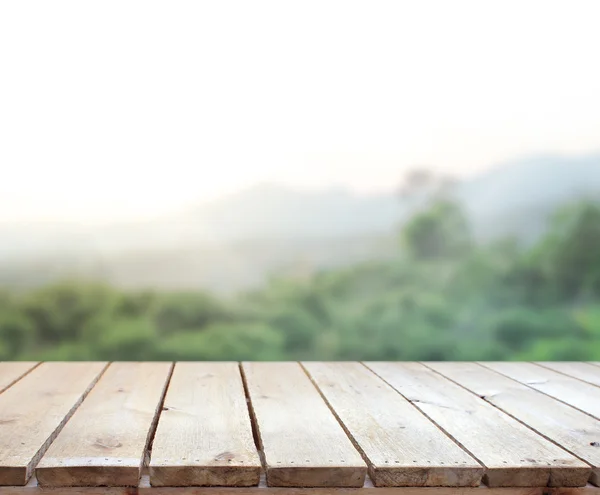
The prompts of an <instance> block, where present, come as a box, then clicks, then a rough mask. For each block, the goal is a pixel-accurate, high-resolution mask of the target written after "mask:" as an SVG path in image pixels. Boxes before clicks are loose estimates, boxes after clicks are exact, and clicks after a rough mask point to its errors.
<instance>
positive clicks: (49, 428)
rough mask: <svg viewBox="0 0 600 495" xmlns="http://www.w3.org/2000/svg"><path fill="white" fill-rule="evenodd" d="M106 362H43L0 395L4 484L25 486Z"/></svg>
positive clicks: (0, 478)
mask: <svg viewBox="0 0 600 495" xmlns="http://www.w3.org/2000/svg"><path fill="white" fill-rule="evenodd" d="M105 366H106V363H44V364H42V365H40V366H38V367H37V368H36V369H34V370H33V371H32V372H31V373H29V374H28V375H26V376H25V377H23V378H22V379H21V380H19V381H18V382H17V383H15V384H14V385H13V386H11V387H9V388H8V389H6V390H5V391H4V392H3V393H2V394H0V485H24V484H25V483H27V480H28V479H29V477H30V476H31V474H32V470H33V468H34V467H35V465H36V464H37V462H38V461H39V459H40V457H41V456H42V455H43V454H44V452H45V451H46V449H47V448H48V446H49V445H50V443H51V442H52V440H53V439H54V437H55V436H56V434H57V433H58V432H59V431H60V429H61V428H62V427H63V425H64V424H65V422H66V421H67V420H68V419H69V416H70V415H71V414H72V413H73V411H74V410H75V409H76V407H77V406H78V405H79V404H80V402H81V401H82V400H83V398H84V396H85V394H86V393H87V392H88V391H89V389H90V388H91V387H92V386H93V384H94V382H95V380H96V379H97V378H98V377H99V375H100V373H102V370H103V369H104V368H105Z"/></svg>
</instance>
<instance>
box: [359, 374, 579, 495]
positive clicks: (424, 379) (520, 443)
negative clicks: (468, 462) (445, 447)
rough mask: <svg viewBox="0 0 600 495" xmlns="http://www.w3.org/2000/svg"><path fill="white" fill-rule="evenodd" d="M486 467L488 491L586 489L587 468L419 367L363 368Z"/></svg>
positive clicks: (442, 379) (529, 431) (552, 445)
mask: <svg viewBox="0 0 600 495" xmlns="http://www.w3.org/2000/svg"><path fill="white" fill-rule="evenodd" d="M367 365H368V366H369V367H370V368H371V369H372V370H373V371H375V372H376V373H377V374H378V375H379V376H381V377H382V378H383V379H384V380H386V381H387V382H388V383H389V384H390V385H392V386H393V387H394V388H395V389H396V390H398V391H399V392H400V393H401V394H402V395H404V396H405V397H406V398H407V399H408V400H410V401H411V402H412V403H413V404H415V406H416V407H418V408H419V409H420V410H421V411H423V412H424V413H425V414H426V415H427V416H429V417H430V418H431V419H432V420H433V421H435V422H436V423H437V424H438V425H439V426H440V427H441V428H443V429H444V430H445V431H446V432H447V433H448V434H449V435H450V436H452V437H453V438H454V439H456V441H458V442H459V443H460V444H461V445H462V446H463V447H464V448H466V449H467V450H468V451H469V452H470V453H471V454H472V455H473V456H474V457H475V458H477V459H478V460H479V461H480V462H481V463H483V464H484V465H485V467H486V474H485V477H484V480H485V481H486V483H487V484H488V485H489V486H494V487H498V486H544V485H547V484H549V485H550V486H562V487H565V486H584V485H585V484H586V481H587V479H588V477H589V475H590V471H591V469H590V466H588V465H587V464H585V463H584V462H582V461H581V460H579V459H577V458H575V457H574V456H572V455H571V454H569V453H567V452H566V451H564V450H563V449H561V448H559V447H557V446H556V445H554V444H552V443H551V442H549V441H548V440H546V439H544V438H542V437H541V436H539V435H537V434H536V433H534V432H533V431H531V430H530V429H529V428H527V427H525V426H523V425H522V424H521V423H519V422H518V421H516V420H515V419H513V418H511V417H510V416H508V415H507V414H505V413H503V412H501V411H499V410H498V409H496V408H495V407H493V406H491V405H490V404H488V403H486V402H485V401H483V400H482V399H480V398H478V397H476V396H474V395H473V394H471V393H470V392H468V391H466V390H465V389H463V388H462V387H460V386H458V385H456V384H454V383H452V382H451V381H450V380H448V379H446V378H444V377H442V376H440V375H439V374H438V373H435V372H434V371H432V370H430V369H429V368H427V367H425V366H424V365H422V364H419V363H367Z"/></svg>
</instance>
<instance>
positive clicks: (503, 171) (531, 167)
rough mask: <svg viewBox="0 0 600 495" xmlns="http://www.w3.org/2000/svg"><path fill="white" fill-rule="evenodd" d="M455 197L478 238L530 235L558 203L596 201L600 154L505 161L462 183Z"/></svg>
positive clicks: (599, 192)
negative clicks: (582, 200) (467, 216)
mask: <svg viewBox="0 0 600 495" xmlns="http://www.w3.org/2000/svg"><path fill="white" fill-rule="evenodd" d="M457 196H458V198H459V200H460V201H461V203H462V204H463V205H464V208H465V210H466V212H467V213H468V215H469V218H470V220H471V223H472V226H473V230H474V232H475V233H476V235H477V236H478V237H479V238H481V239H490V238H494V237H498V236H503V235H516V236H518V237H521V238H524V239H525V240H533V239H535V238H536V237H538V236H539V234H541V233H542V232H543V231H544V229H545V228H546V224H547V221H548V218H549V216H550V215H551V214H552V213H553V212H554V211H555V209H556V208H557V207H558V206H559V205H562V204H564V203H569V202H572V201H576V200H580V199H585V198H587V199H596V200H600V154H594V155H587V156H581V157H568V156H540V157H533V158H530V159H526V160H518V161H513V162H508V163H505V164H502V165H499V166H497V167H495V168H494V169H493V170H490V171H488V172H486V173H484V174H481V175H479V176H477V177H475V178H473V179H471V180H469V181H466V182H464V183H462V184H460V185H459V187H458V192H457Z"/></svg>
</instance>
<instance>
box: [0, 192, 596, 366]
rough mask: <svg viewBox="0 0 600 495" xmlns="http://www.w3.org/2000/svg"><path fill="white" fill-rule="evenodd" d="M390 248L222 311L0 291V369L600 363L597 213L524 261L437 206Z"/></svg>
mask: <svg viewBox="0 0 600 495" xmlns="http://www.w3.org/2000/svg"><path fill="white" fill-rule="evenodd" d="M399 245H400V246H401V247H399V249H398V253H397V256H396V258H395V259H393V260H386V261H372V262H369V263H362V264H360V265H357V266H353V267H350V268H343V269H337V270H329V271H324V272H321V273H317V274H316V275H314V276H312V277H311V278H309V279H306V278H303V279H302V280H296V279H293V278H273V279H272V280H271V281H270V283H269V284H267V286H266V287H264V288H262V289H260V290H255V291H252V292H248V293H244V294H241V295H239V296H238V297H236V298H235V299H230V300H222V299H219V298H217V297H216V296H214V295H212V294H210V293H207V292H200V291H199V292H154V291H137V292H131V291H129V292H128V291H120V290H117V289H115V288H111V287H108V286H105V285H102V284H98V283H91V282H84V281H64V282H61V283H56V284H53V285H49V286H45V287H41V288H38V289H34V290H28V291H24V292H18V291H9V290H0V359H45V360H54V359H56V360H61V359H64V360H83V359H99V360H129V359H131V360H228V359H231V360H243V359H257V360H275V359H282V360H283V359H318V360H327V359H331V360H336V359H347V360H359V359H365V360H395V359H402V360H475V359H477V360H487V359H519V360H521V359H522V360H598V359H600V205H598V204H594V203H580V204H576V205H568V206H566V207H564V208H561V209H560V210H559V211H558V212H557V213H556V215H555V217H554V218H553V220H552V222H551V223H550V224H549V226H548V230H547V232H546V234H545V235H544V236H543V238H542V239H541V240H540V241H539V242H537V243H536V244H535V245H534V246H531V247H527V248H524V247H520V246H519V244H518V242H516V241H515V240H511V239H503V240H499V241H497V242H495V243H493V244H489V245H477V244H475V242H474V241H473V240H472V236H471V233H470V230H469V225H468V223H467V221H466V219H465V215H464V214H463V212H462V210H461V208H460V205H458V204H456V203H455V202H453V201H452V200H451V199H449V198H448V197H442V196H437V197H435V198H433V199H432V200H431V201H430V202H429V203H427V205H425V206H423V207H422V208H421V209H420V210H419V211H417V212H415V214H414V217H413V218H412V219H411V221H410V222H408V223H407V224H406V225H405V226H404V227H403V229H402V231H401V232H400V233H399ZM224 269H226V268H224Z"/></svg>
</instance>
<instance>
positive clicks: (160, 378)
mask: <svg viewBox="0 0 600 495" xmlns="http://www.w3.org/2000/svg"><path fill="white" fill-rule="evenodd" d="M170 370H171V363H114V364H112V365H110V366H109V368H108V369H107V370H106V372H105V373H104V375H103V376H102V378H101V379H100V380H99V381H98V383H97V385H96V386H95V387H94V389H93V390H92V391H91V392H90V394H89V395H88V397H87V399H86V400H85V401H84V402H83V404H82V405H81V407H80V408H79V409H78V410H77V411H76V412H75V414H74V415H73V417H72V418H71V420H70V421H69V422H68V423H67V425H66V426H65V428H64V429H63V431H62V432H61V433H60V434H59V435H58V437H57V438H56V440H55V441H54V443H53V444H52V446H51V447H50V448H49V449H48V451H47V452H46V455H45V456H44V457H43V458H42V460H41V461H40V464H39V465H38V467H37V469H36V476H37V479H38V483H39V484H40V486H136V485H137V484H138V482H139V478H140V472H141V466H142V462H143V460H144V455H145V452H146V447H147V443H148V441H149V438H150V434H151V432H152V429H153V422H154V420H155V418H156V417H157V414H158V411H157V409H158V408H159V406H160V403H161V400H162V397H163V393H164V390H165V386H166V383H167V380H168V377H169V374H170Z"/></svg>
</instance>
